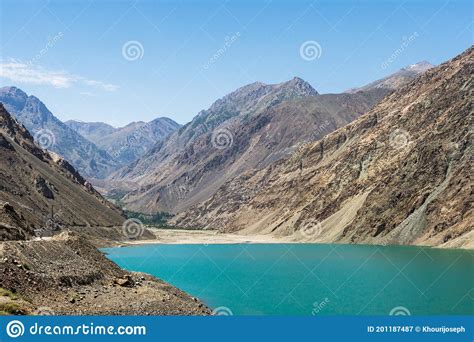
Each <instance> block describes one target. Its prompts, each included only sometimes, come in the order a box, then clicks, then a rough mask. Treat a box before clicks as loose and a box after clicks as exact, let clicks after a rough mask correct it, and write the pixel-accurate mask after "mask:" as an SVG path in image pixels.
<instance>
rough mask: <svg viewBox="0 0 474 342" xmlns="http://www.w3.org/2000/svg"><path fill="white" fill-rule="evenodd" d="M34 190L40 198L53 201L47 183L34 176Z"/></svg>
mask: <svg viewBox="0 0 474 342" xmlns="http://www.w3.org/2000/svg"><path fill="white" fill-rule="evenodd" d="M35 188H36V191H38V192H39V193H40V194H41V195H42V196H44V197H46V198H49V199H53V198H54V193H53V190H51V188H50V185H49V184H48V182H47V181H46V180H45V179H44V178H43V177H41V176H36V178H35Z"/></svg>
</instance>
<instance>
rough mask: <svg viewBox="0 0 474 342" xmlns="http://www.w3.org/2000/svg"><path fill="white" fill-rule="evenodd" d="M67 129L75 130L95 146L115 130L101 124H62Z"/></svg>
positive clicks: (74, 121) (70, 122)
mask: <svg viewBox="0 0 474 342" xmlns="http://www.w3.org/2000/svg"><path fill="white" fill-rule="evenodd" d="M64 123H65V124H66V125H67V126H68V127H69V128H71V129H73V130H75V131H76V132H77V133H79V134H80V135H82V136H83V137H84V138H86V139H87V140H89V141H92V142H93V143H94V144H96V145H97V143H98V142H100V140H101V139H102V137H105V136H107V135H109V134H112V133H113V132H115V131H116V130H117V128H115V127H113V126H111V125H109V124H106V123H103V122H83V121H76V120H68V121H65V122H64ZM97 146H99V145H97Z"/></svg>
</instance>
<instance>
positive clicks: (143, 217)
mask: <svg viewBox="0 0 474 342" xmlns="http://www.w3.org/2000/svg"><path fill="white" fill-rule="evenodd" d="M125 215H127V218H135V219H138V220H140V221H141V222H142V223H143V224H147V225H150V226H166V224H167V222H168V219H170V218H171V217H173V215H172V214H170V213H167V212H158V213H156V214H153V215H147V214H143V213H137V212H134V211H128V210H125Z"/></svg>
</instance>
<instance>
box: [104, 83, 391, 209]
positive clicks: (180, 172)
mask: <svg viewBox="0 0 474 342" xmlns="http://www.w3.org/2000/svg"><path fill="white" fill-rule="evenodd" d="M388 92H389V91H388V90H384V89H375V90H371V91H368V92H359V93H357V94H329V95H319V94H318V93H317V92H316V91H315V90H314V89H313V88H312V87H311V86H310V85H309V84H308V83H307V82H305V81H303V80H301V79H299V78H294V79H292V80H290V81H288V82H284V83H281V84H276V85H266V84H263V83H253V84H250V85H247V86H245V87H242V88H240V89H238V90H236V91H235V92H233V93H231V94H229V95H227V96H225V97H223V98H222V99H219V100H218V101H216V102H215V103H214V104H213V105H212V106H211V107H210V108H209V109H208V110H206V111H202V112H201V113H199V115H198V116H196V117H195V118H194V119H193V120H192V121H191V122H190V123H189V124H187V125H185V126H183V127H182V128H181V129H179V131H178V132H176V133H174V134H172V135H171V136H170V137H169V138H168V139H167V140H166V141H164V142H162V143H159V144H157V145H156V146H155V147H154V148H153V149H151V150H150V151H149V152H148V153H147V154H146V155H144V156H143V157H142V158H140V159H139V160H137V161H136V162H135V163H133V164H131V165H130V166H128V167H126V168H124V169H122V170H120V171H119V172H117V173H116V174H115V175H114V176H113V177H112V178H111V179H110V184H112V185H111V186H110V185H109V186H110V188H112V189H113V188H114V187H115V188H119V189H120V188H122V189H125V190H128V193H127V195H126V196H125V197H123V199H122V201H123V202H124V203H125V205H126V206H127V208H128V209H131V210H135V211H141V212H147V213H154V212H156V211H169V212H179V211H182V210H184V209H186V208H189V207H190V206H192V205H195V204H197V203H199V202H202V201H205V200H207V199H208V198H209V197H210V196H212V194H213V193H214V192H215V191H216V190H217V189H218V188H219V186H221V185H222V184H224V183H225V182H226V181H227V180H229V179H231V178H234V177H236V176H239V175H241V174H242V173H244V172H247V171H248V170H251V169H261V168H263V167H265V166H267V165H269V164H270V163H272V162H274V161H276V160H280V159H281V158H286V157H288V156H289V155H290V154H291V153H292V152H293V151H294V150H295V149H296V148H298V146H299V145H300V144H302V143H303V142H308V141H313V140H317V139H319V138H320V137H322V136H324V135H325V134H327V133H329V132H332V131H333V130H334V129H336V128H338V127H341V126H343V125H345V124H347V123H348V122H350V121H352V120H354V119H355V118H357V117H358V116H359V115H361V114H362V113H364V112H366V111H367V110H369V109H370V108H371V107H372V106H373V105H374V104H375V103H377V102H378V101H379V100H380V99H381V98H383V97H384V96H385V95H386V94H387V93H388Z"/></svg>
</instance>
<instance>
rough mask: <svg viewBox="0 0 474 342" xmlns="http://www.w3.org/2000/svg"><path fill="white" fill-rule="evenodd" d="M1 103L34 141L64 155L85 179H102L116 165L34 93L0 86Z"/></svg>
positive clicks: (112, 159) (105, 153)
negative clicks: (51, 110) (49, 108)
mask: <svg viewBox="0 0 474 342" xmlns="http://www.w3.org/2000/svg"><path fill="white" fill-rule="evenodd" d="M0 102H1V103H3V105H4V106H5V108H6V109H7V110H8V111H9V112H10V113H11V114H12V115H14V116H15V117H16V118H17V119H18V121H20V122H21V123H22V124H24V125H25V126H26V128H27V129H28V130H29V131H30V132H31V134H32V135H33V136H34V138H35V140H37V142H39V143H40V144H41V145H42V146H43V147H44V148H47V149H48V150H51V151H54V152H56V153H58V154H59V155H61V156H62V157H64V158H65V159H66V160H67V161H68V162H70V163H71V164H72V165H73V166H74V167H75V168H77V169H78V170H79V171H80V172H81V174H83V175H85V176H86V177H87V178H103V177H105V176H106V175H108V174H110V173H111V172H112V170H115V169H117V168H118V163H117V161H116V160H114V158H113V157H112V156H111V155H109V154H108V153H107V152H105V151H104V150H101V149H99V148H98V147H97V146H95V145H94V144H93V143H92V142H90V141H89V140H87V139H85V138H84V137H82V136H81V135H80V134H78V133H77V132H76V131H74V130H72V129H71V128H69V127H68V126H67V125H65V124H64V123H63V122H62V121H61V120H59V119H58V118H56V117H55V116H54V115H53V114H52V113H51V112H50V111H49V110H48V108H47V107H46V106H45V105H44V103H43V102H41V101H40V100H39V99H38V98H36V97H35V96H28V95H27V94H26V93H25V92H24V91H22V90H21V89H18V88H16V87H4V88H0Z"/></svg>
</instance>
